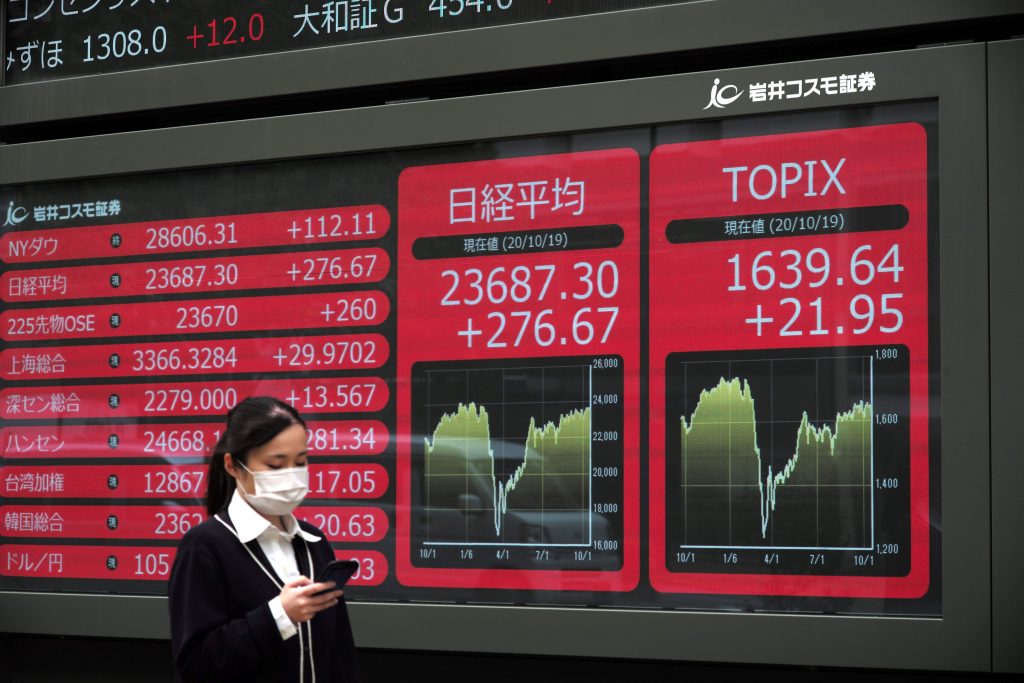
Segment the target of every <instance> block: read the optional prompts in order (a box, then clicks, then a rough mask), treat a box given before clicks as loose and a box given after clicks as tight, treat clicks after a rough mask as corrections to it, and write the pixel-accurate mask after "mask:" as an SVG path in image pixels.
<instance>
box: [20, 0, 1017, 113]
mask: <svg viewBox="0 0 1024 683" xmlns="http://www.w3.org/2000/svg"><path fill="white" fill-rule="evenodd" d="M5 10H6V3H0V20H2V19H3V15H4V11H5ZM1019 13H1020V6H1019V3H1015V2H1013V0H998V1H993V2H987V3H963V2H957V0H941V1H940V0H934V1H933V2H929V3H926V4H919V3H898V4H895V5H894V4H893V3H891V2H885V1H884V0H866V1H865V2H863V3H860V4H858V5H856V6H855V5H850V4H848V3H827V4H824V5H823V4H822V3H820V2H817V1H816V0H794V1H793V2H790V3H789V4H788V5H787V8H786V12H785V14H784V15H783V14H780V11H779V8H778V7H777V6H775V5H773V4H771V3H764V2H760V0H728V1H723V0H716V1H715V2H679V3H678V4H673V5H666V6H659V7H648V8H641V9H629V10H619V11H611V12H604V13H599V14H591V15H584V16H577V17H565V18H561V19H548V20H539V21H530V22H524V23H521V24H508V25H503V26H493V27H488V28H481V29H467V30H456V31H450V32H442V33H437V34H430V35H417V36H409V37H403V38H391V39H384V40H371V41H368V42H365V43H352V44H347V45H333V46H328V47H317V48H305V49H297V50H292V51H287V52H278V53H272V54H264V55H254V56H251V57H236V58H222V59H215V60H211V61H205V62H195V63H190V64H178V65H171V66H161V67H149V68H144V69H135V70H127V71H118V72H111V73H104V74H95V75H88V76H76V77H68V78H61V79H56V80H52V81H42V82H36V83H26V84H22V85H5V86H2V93H3V96H2V97H0V129H3V128H6V127H20V126H26V127H27V126H32V125H37V124H40V123H44V122H58V121H67V120H72V119H91V118H93V117H102V116H105V115H109V114H135V113H142V112H152V111H156V110H161V109H168V108H172V107H173V108H181V107H197V106H205V105H223V104H227V103H230V102H238V101H244V100H250V101H253V104H254V106H257V107H258V106H259V105H258V104H256V103H255V100H265V99H266V98H272V97H294V96H297V95H303V94H315V93H326V92H331V91H339V90H352V91H359V90H363V89H367V88H374V87H378V86H383V87H392V86H400V85H402V84H406V86H407V84H410V83H417V82H439V83H438V85H437V89H436V90H435V91H431V89H430V88H426V89H424V90H425V92H423V93H418V94H417V95H416V96H417V97H436V96H441V95H442V94H443V92H444V91H445V89H449V90H450V89H451V88H452V87H453V86H452V85H444V84H443V82H441V81H443V79H454V78H458V79H461V80H460V81H459V82H456V85H455V86H454V87H459V84H460V83H462V82H465V79H466V78H469V77H479V76H481V75H483V74H498V73H501V74H517V73H518V74H521V76H520V77H518V78H516V79H514V80H513V82H514V83H516V85H514V86H512V87H515V88H521V87H529V86H528V85H526V86H524V85H523V83H524V82H525V83H529V79H531V78H537V76H531V75H530V71H531V70H534V73H536V71H535V70H537V69H546V68H552V67H559V66H562V67H569V68H572V67H574V65H585V64H607V63H609V61H610V60H622V59H647V58H663V57H665V56H668V55H673V54H680V53H695V52H700V51H701V50H710V49H717V50H721V49H727V48H730V47H738V46H745V45H767V44H771V43H773V42H776V41H799V40H801V39H808V38H811V37H814V36H836V37H838V36H847V39H849V36H851V35H856V34H865V33H866V32H871V31H881V30H893V29H898V28H900V27H919V26H928V25H935V26H942V25H949V24H950V23H951V22H962V21H984V20H996V19H998V18H1000V17H1008V16H1013V15H1019ZM736 17H743V18H744V20H743V21H736ZM0 25H2V21H0ZM4 36H5V31H3V30H0V53H5V49H6V46H5V45H4ZM566 36H571V39H570V40H566ZM524 45H529V49H528V50H524V49H522V48H521V46H524ZM854 49H856V48H854ZM467 55H471V58H467ZM682 63H685V62H682ZM352 65H358V68H351V66H352ZM656 68H657V69H658V71H663V69H664V67H656ZM684 68H685V67H684ZM601 71H602V69H601V67H600V66H597V67H594V68H593V69H592V73H591V74H590V75H589V76H588V77H589V78H602V77H603V76H602V74H601ZM558 77H559V76H556V78H558ZM541 78H544V76H541ZM2 83H3V74H2V71H0V84H2ZM406 86H403V87H406ZM480 87H482V88H486V87H488V86H487V85H486V84H483V85H481V86H480ZM388 92H389V91H383V92H381V93H380V94H378V95H370V96H368V97H369V99H370V101H387V100H389V99H391V98H392V97H397V98H405V97H409V95H406V94H401V92H400V91H399V92H398V94H395V95H390V96H389V94H388ZM366 99H367V98H365V97H364V98H363V101H366ZM357 106H358V105H357Z"/></svg>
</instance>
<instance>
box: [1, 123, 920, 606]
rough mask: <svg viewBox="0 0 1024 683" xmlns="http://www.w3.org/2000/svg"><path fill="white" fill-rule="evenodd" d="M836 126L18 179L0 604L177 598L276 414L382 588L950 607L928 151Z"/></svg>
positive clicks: (614, 136)
mask: <svg viewBox="0 0 1024 683" xmlns="http://www.w3.org/2000/svg"><path fill="white" fill-rule="evenodd" d="M872 112H874V113H873V114H872V116H871V117H867V118H866V119H865V120H866V121H867V122H868V123H870V122H872V121H876V120H882V121H886V119H885V117H884V116H881V115H880V114H878V112H877V110H872ZM910 113H912V114H920V112H919V111H918V110H917V109H913V110H911V111H910ZM880 116H881V119H879V117H880ZM905 116H906V112H905V111H903V110H900V111H897V112H895V113H891V114H888V119H893V118H896V119H900V118H905ZM872 117H874V118H872ZM815 124H821V121H818V120H816V119H813V118H809V117H808V115H803V116H802V117H800V118H793V117H788V118H785V119H781V118H780V119H778V120H771V119H769V120H759V121H757V122H752V123H750V124H749V127H750V128H751V130H752V131H754V132H755V133H760V134H756V135H754V134H752V135H750V136H746V137H734V138H730V139H725V140H721V139H712V138H714V135H715V134H716V131H715V130H714V129H713V128H711V127H704V126H701V125H698V124H680V125H678V126H665V127H661V128H656V129H634V130H630V131H614V132H609V133H592V134H589V135H588V136H587V137H586V138H579V137H576V136H572V137H570V136H554V137H546V138H542V139H527V140H511V141H496V142H483V143H477V144H474V145H464V146H458V147H447V148H434V149H428V150H408V151H402V152H396V153H388V154H368V155H358V156H356V155H353V156H346V157H338V158H321V159H313V160H294V161H285V162H276V163H272V164H254V165H243V166H228V167H222V168H216V169H204V170H194V171H186V172H173V173H153V174H149V175H139V176H135V177H131V178H112V179H95V180H85V181H77V182H75V183H73V184H72V183H63V184H46V185H38V186H20V187H8V188H3V189H2V190H0V193H2V196H0V200H2V205H3V209H4V211H3V216H2V218H3V222H4V232H3V234H2V236H0V260H2V262H3V272H2V274H0V298H2V300H3V304H2V305H3V310H2V313H0V338H2V342H3V345H2V348H0V410H2V415H0V419H2V422H0V520H2V526H0V589H6V590H46V591H62V590H67V591H77V592H82V591H85V592H117V593H128V594H161V593H163V592H164V591H165V584H164V583H163V582H164V581H165V580H166V578H167V574H168V571H169V568H170V566H171V563H172V561H173V556H174V549H175V545H176V543H177V540H178V539H179V538H180V537H181V535H182V534H183V533H185V532H186V531H187V530H188V529H190V528H191V527H192V526H194V525H195V524H198V523H199V522H200V521H202V520H203V519H204V516H205V515H204V511H203V507H202V497H203V494H204V491H205V481H204V479H205V476H206V461H205V459H204V458H205V456H206V454H207V452H208V448H209V447H210V446H211V445H212V444H213V442H214V441H215V440H216V438H217V437H218V435H219V431H218V430H219V429H220V428H221V424H222V422H223V416H224V414H225V413H226V411H227V409H228V408H229V407H230V406H231V405H233V404H234V403H235V402H237V401H238V400H240V399H241V398H244V397H245V396H249V395H256V394H273V395H277V396H280V397H282V398H284V399H285V400H287V401H289V402H291V403H292V404H293V405H295V406H296V408H298V409H299V410H300V411H301V412H302V413H303V414H304V416H306V417H307V418H308V420H309V423H310V432H309V444H310V452H311V465H310V468H311V476H310V482H311V483H310V495H309V498H308V500H307V501H306V503H305V504H304V505H303V506H301V507H300V508H299V511H298V513H299V515H300V516H302V517H304V518H306V519H308V520H309V521H311V522H312V523H314V524H316V525H317V526H319V527H320V528H322V529H323V530H324V531H325V533H326V534H327V535H328V537H329V538H330V539H331V542H332V544H333V547H334V548H335V553H336V555H337V556H338V557H339V558H349V557H352V558H355V559H358V560H359V561H360V567H361V568H360V572H359V574H357V576H356V577H355V579H354V580H353V582H352V584H351V586H352V587H351V589H350V590H349V597H350V598H352V599H357V600H360V599H362V600H408V599H416V600H426V601H432V600H438V601H451V600H457V601H464V602H474V601H480V602H490V603H493V602H505V603H516V604H518V603H535V602H544V603H549V604H566V605H577V604H591V605H605V606H611V607H616V606H618V607H652V606H661V607H680V608H687V607H693V608H700V609H708V608H712V609H713V608H716V607H721V608H725V609H734V608H736V607H737V606H744V605H746V606H753V607H755V608H763V609H778V610H788V609H801V610H824V611H836V610H837V609H842V610H843V611H850V612H855V613H856V612H862V613H868V614H877V613H895V612H899V613H927V614H933V613H936V612H937V611H938V610H939V603H938V600H937V597H936V586H937V580H938V579H939V578H940V577H939V576H938V572H937V569H938V563H937V557H938V540H939V538H938V534H937V532H936V531H934V530H929V528H928V527H929V524H930V522H931V523H934V522H935V521H936V518H935V513H934V512H932V511H933V510H936V509H937V492H938V482H937V480H936V476H935V473H936V472H937V469H936V464H937V450H936V444H935V441H934V428H935V427H936V426H937V421H936V420H935V419H934V412H933V405H932V403H933V402H934V401H935V400H936V399H937V386H936V385H935V384H934V381H933V379H932V377H931V370H930V368H933V367H934V366H935V363H936V361H937V347H936V345H935V343H934V339H933V337H932V336H930V330H931V327H932V325H933V324H934V314H933V311H934V306H935V303H936V301H935V298H934V284H933V283H934V282H935V277H936V272H935V269H934V263H935V261H934V249H935V247H934V245H933V244H932V243H931V240H930V235H931V234H932V231H929V228H928V226H929V212H928V174H927V168H928V154H927V143H928V135H927V133H926V129H925V128H924V127H922V126H921V125H918V124H916V123H888V122H886V125H860V126H851V127H846V128H841V129H838V128H835V127H831V128H827V129H825V128H822V126H821V125H819V129H814V126H815ZM650 140H655V141H657V142H656V144H655V145H654V150H653V153H652V151H651V148H650V147H649V141H650ZM805 157H806V158H805ZM648 168H649V181H648V172H647V169H648ZM648 197H649V200H648ZM648 201H649V205H648ZM648 206H649V216H650V220H649V227H648V224H647V223H648V221H647V220H646V218H647V213H648ZM933 526H937V525H934V524H933ZM881 596H885V597H888V598H896V599H897V600H902V602H900V603H899V604H895V605H893V604H890V603H884V604H883V603H880V602H879V601H878V600H875V598H878V597H881ZM860 598H864V599H865V600H860V601H858V599H860ZM794 599H795V600H797V601H796V602H794ZM838 601H841V602H838ZM911 603H913V604H911ZM908 605H909V606H908ZM915 606H916V607H915Z"/></svg>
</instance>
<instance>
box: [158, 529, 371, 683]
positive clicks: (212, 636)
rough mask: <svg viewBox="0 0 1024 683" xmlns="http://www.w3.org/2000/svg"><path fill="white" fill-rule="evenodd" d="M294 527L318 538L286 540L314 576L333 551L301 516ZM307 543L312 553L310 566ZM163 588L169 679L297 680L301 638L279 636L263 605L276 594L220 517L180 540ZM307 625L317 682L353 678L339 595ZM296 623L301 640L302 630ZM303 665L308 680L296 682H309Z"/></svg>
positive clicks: (255, 547) (255, 548)
mask: <svg viewBox="0 0 1024 683" xmlns="http://www.w3.org/2000/svg"><path fill="white" fill-rule="evenodd" d="M220 518H221V519H223V520H225V521H226V522H228V523H229V524H230V523H231V521H230V518H229V517H228V514H227V512H226V511H224V512H221V513H220ZM299 524H300V525H302V529H304V530H305V531H308V532H309V533H311V534H314V535H316V536H319V537H320V538H321V539H323V540H321V541H320V542H319V543H308V544H307V543H306V542H305V541H304V540H303V539H302V537H301V536H299V535H298V534H296V535H295V538H294V539H293V540H292V546H293V547H294V549H295V559H296V561H297V562H298V566H299V573H301V574H302V575H303V576H308V577H310V578H314V576H315V572H316V569H318V568H320V567H323V566H324V565H325V564H327V563H328V562H330V561H331V560H332V559H334V554H333V551H332V550H331V546H330V545H329V543H328V542H327V540H326V539H325V538H324V535H323V533H321V532H320V530H319V529H317V528H316V527H314V526H313V525H311V524H308V523H306V522H303V521H299ZM232 528H233V525H232ZM246 545H247V546H248V547H249V549H250V550H252V553H253V555H255V556H256V557H257V558H258V560H259V561H260V563H261V564H263V566H264V567H265V568H266V569H267V570H268V571H270V573H271V574H272V575H274V576H277V575H276V574H275V573H274V570H273V568H272V567H271V565H270V563H269V562H268V561H267V558H266V555H264V554H263V551H262V550H261V549H260V547H259V543H258V542H257V541H255V540H253V541H250V542H249V543H248V544H246ZM307 545H308V546H309V551H310V553H311V554H312V557H313V565H314V569H313V570H312V571H311V570H310V568H309V566H308V565H309V562H308V559H307V557H306V546H307ZM169 591H170V600H169V605H170V611H171V647H172V648H173V651H174V664H175V670H176V678H175V680H177V681H179V682H188V683H200V682H203V681H211V682H212V681H217V682H218V683H221V682H225V683H226V682H228V681H244V682H245V683H258V682H263V681H266V682H267V683H272V682H273V683H284V682H287V683H298V681H299V636H298V634H296V635H294V636H292V637H291V638H289V639H288V640H282V639H281V633H280V631H279V630H278V628H277V623H276V622H275V621H274V617H273V615H272V614H271V613H270V607H269V606H268V605H267V603H268V602H269V601H270V600H271V599H272V598H274V597H276V596H277V595H280V593H281V591H280V589H279V588H277V587H276V586H275V585H274V584H273V583H272V582H271V580H270V578H269V577H268V576H267V575H266V574H265V573H264V572H263V570H262V569H260V568H259V567H258V566H257V565H256V562H254V561H253V558H252V557H251V556H250V555H249V553H248V552H246V549H245V547H243V545H242V543H241V541H239V539H238V537H237V536H235V535H234V534H233V533H232V532H231V530H229V529H227V528H225V526H224V525H223V524H221V523H220V522H219V521H217V520H216V519H213V518H211V519H208V520H206V521H205V522H203V523H202V524H200V525H199V526H196V527H193V528H192V529H191V530H190V531H189V532H188V533H187V534H185V537H184V538H182V539H181V543H180V544H179V546H178V552H177V556H176V557H175V558H174V566H173V567H172V569H171V579H170V586H169ZM310 623H311V625H312V630H313V660H314V663H315V666H316V681H317V683H341V682H344V683H348V682H349V681H359V680H360V676H359V669H358V665H357V662H356V655H355V646H354V644H353V641H352V628H351V626H350V625H349V621H348V612H347V611H346V609H345V602H344V598H342V600H341V601H340V602H339V604H338V606H337V607H335V608H334V609H328V610H324V611H323V612H320V613H319V614H317V615H316V616H315V617H313V619H312V620H311V622H310ZM301 628H302V629H303V637H304V638H305V635H306V634H305V628H306V627H305V625H303V626H301ZM306 640H308V638H306ZM307 647H308V643H307ZM304 668H305V675H304V678H305V679H306V681H303V682H302V683H307V682H308V681H312V680H313V679H312V675H311V672H310V666H309V658H308V657H307V658H306V663H305V667H304Z"/></svg>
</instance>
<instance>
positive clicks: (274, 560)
mask: <svg viewBox="0 0 1024 683" xmlns="http://www.w3.org/2000/svg"><path fill="white" fill-rule="evenodd" d="M228 515H229V516H230V517H231V522H232V523H233V524H234V525H235V532H236V533H237V534H238V540H240V541H241V542H242V543H248V542H249V541H251V540H253V539H255V540H256V542H257V543H258V544H259V546H260V550H262V551H263V554H264V555H266V556H267V560H269V561H270V566H271V567H273V569H274V573H275V574H277V575H278V576H279V577H280V578H281V580H282V581H284V582H287V581H288V580H289V579H293V578H295V577H296V576H298V575H299V565H298V562H297V561H296V560H295V548H293V547H292V539H293V538H295V535H296V534H298V535H299V536H301V537H302V538H303V539H304V540H305V541H307V542H309V543H317V542H319V541H320V538H319V537H318V536H314V535H313V534H311V533H308V532H306V531H303V530H302V527H300V526H299V522H298V520H297V519H295V515H293V514H291V513H289V514H287V515H281V519H282V521H284V527H285V529H286V531H281V530H280V529H278V528H277V527H276V526H274V525H273V524H271V523H270V522H269V521H267V519H266V518H265V517H263V515H261V514H260V513H258V512H256V511H255V510H253V509H252V506H250V505H249V503H247V502H246V501H245V499H244V498H242V496H241V494H239V493H238V489H235V492H234V493H233V494H231V502H230V503H229V504H228ZM310 578H313V577H310ZM267 604H268V605H269V606H270V613H271V614H272V615H274V621H275V622H277V629H278V631H280V632H281V639H282V640H288V639H289V638H291V637H292V636H294V635H295V634H296V633H297V632H298V630H297V629H296V627H295V624H294V623H292V620H291V619H289V618H288V615H287V614H285V611H284V607H283V606H282V605H281V596H280V595H278V596H277V597H275V598H274V599H273V600H271V601H270V602H269V603H267Z"/></svg>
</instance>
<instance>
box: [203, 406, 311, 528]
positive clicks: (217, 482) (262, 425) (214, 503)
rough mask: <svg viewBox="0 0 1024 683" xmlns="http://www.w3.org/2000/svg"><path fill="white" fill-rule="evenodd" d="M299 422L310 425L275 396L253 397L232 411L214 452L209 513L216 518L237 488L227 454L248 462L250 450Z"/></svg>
mask: <svg viewBox="0 0 1024 683" xmlns="http://www.w3.org/2000/svg"><path fill="white" fill-rule="evenodd" d="M296 424H298V425H302V427H303V428H305V427H306V423H305V422H304V421H303V419H302V418H301V417H300V416H299V412H298V411H297V410H295V408H293V407H292V406H290V405H288V404H287V403H285V402H284V401H281V400H280V399H276V398H274V397H273V396H250V397H249V398H247V399H245V400H243V401H242V402H240V403H239V404H238V405H236V406H235V407H234V408H232V409H231V410H229V411H228V420H227V426H226V427H225V428H224V433H223V434H221V437H220V439H218V440H217V444H216V445H215V446H214V447H213V452H212V453H210V470H209V473H208V475H207V477H206V512H207V514H209V515H210V516H211V517H212V516H213V515H215V514H217V513H218V512H220V511H221V510H223V509H225V508H226V507H227V506H228V502H229V501H230V500H231V494H232V493H233V492H234V490H235V479H234V477H232V476H231V475H230V474H228V472H227V470H226V469H225V468H224V454H225V453H230V454H231V458H232V460H234V461H235V462H241V463H245V462H248V460H249V451H251V450H252V449H254V448H258V447H260V446H262V445H263V444H265V443H267V442H269V441H271V440H272V439H273V438H274V437H275V436H277V435H278V434H280V433H281V432H283V431H284V430H286V429H288V427H291V426H292V425H296Z"/></svg>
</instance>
